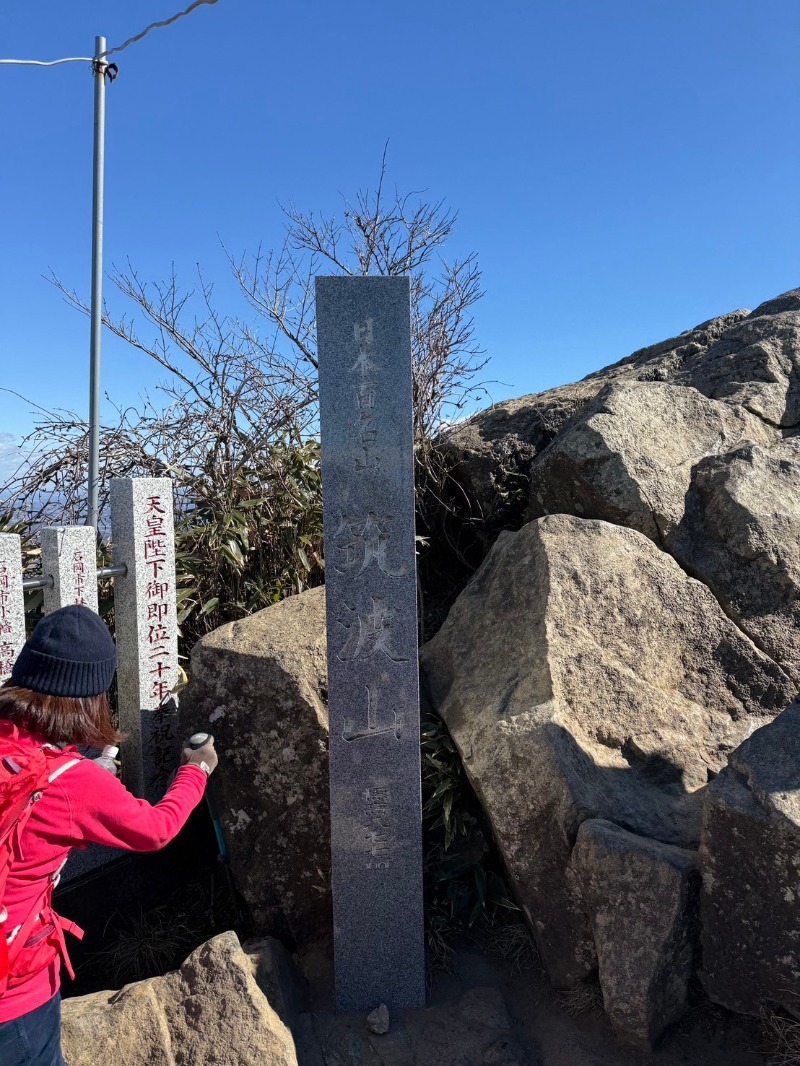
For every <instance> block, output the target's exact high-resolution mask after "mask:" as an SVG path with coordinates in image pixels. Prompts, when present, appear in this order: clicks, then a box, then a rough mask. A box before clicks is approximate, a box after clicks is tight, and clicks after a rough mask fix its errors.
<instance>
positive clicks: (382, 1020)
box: [367, 1003, 389, 1036]
mask: <svg viewBox="0 0 800 1066" xmlns="http://www.w3.org/2000/svg"><path fill="white" fill-rule="evenodd" d="M367 1029H368V1030H369V1031H370V1032H371V1033H375V1035H376V1036H383V1034H384V1033H388V1032H389V1008H388V1007H387V1006H386V1004H385V1003H381V1004H380V1005H379V1006H377V1007H376V1008H375V1010H373V1011H371V1012H370V1013H369V1014H368V1015H367Z"/></svg>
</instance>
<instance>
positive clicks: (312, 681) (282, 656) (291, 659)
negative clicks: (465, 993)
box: [180, 589, 332, 944]
mask: <svg viewBox="0 0 800 1066" xmlns="http://www.w3.org/2000/svg"><path fill="white" fill-rule="evenodd" d="M326 696H327V662H326V640H325V590H324V589H313V590H311V591H310V592H304V593H302V594H301V595H299V596H293V597H291V598H289V599H287V600H283V601H281V602H280V603H277V604H275V605H274V606H272V607H267V608H266V609H265V610H263V611H259V612H257V613H256V614H253V615H251V616H250V617H249V618H244V619H242V620H241V621H239V622H231V623H229V624H228V625H224V626H221V627H220V628H219V629H216V630H215V631H214V632H213V633H209V634H208V635H207V636H205V637H203V638H202V640H200V641H199V642H198V643H197V644H196V645H195V646H194V649H193V651H192V661H191V670H190V679H189V684H188V686H187V689H186V691H185V694H184V696H183V698H182V700H181V710H180V714H181V726H182V731H183V733H184V735H186V736H188V735H190V734H191V733H193V732H197V731H199V730H203V731H210V732H212V733H213V734H214V737H215V738H216V743H217V748H218V751H219V756H220V761H219V768H218V769H217V771H216V773H215V774H214V777H213V783H214V786H215V788H216V790H217V795H218V798H219V807H220V810H221V818H222V826H223V830H224V832H225V835H226V838H227V842H228V847H229V849H230V854H231V867H232V870H233V875H234V878H235V880H236V883H237V884H238V886H239V888H240V889H241V892H242V894H243V896H244V898H245V899H246V901H247V903H248V904H249V907H250V910H251V914H252V918H253V922H254V926H255V929H256V931H257V932H258V933H267V934H272V935H278V936H283V937H286V936H289V937H290V938H291V939H292V940H293V941H294V942H295V943H296V944H300V943H303V942H305V941H308V940H310V939H313V938H314V937H316V936H318V935H320V934H325V933H328V932H329V931H330V929H331V924H332V919H331V896H330V813H329V811H330V808H329V799H328V752H327V742H328V714H327V707H326Z"/></svg>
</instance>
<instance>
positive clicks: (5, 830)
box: [0, 731, 83, 996]
mask: <svg viewBox="0 0 800 1066" xmlns="http://www.w3.org/2000/svg"><path fill="white" fill-rule="evenodd" d="M14 732H15V733H16V731H14ZM56 760H58V762H56ZM80 761H81V760H80V756H78V757H72V758H69V759H67V760H64V758H63V755H62V753H61V752H60V751H59V750H58V749H55V748H49V747H40V746H32V745H23V744H20V743H19V742H18V741H17V740H16V739H15V736H8V735H6V736H0V904H2V900H3V896H4V895H5V889H6V882H7V881H8V875H9V871H10V870H11V866H12V864H13V863H14V861H15V860H16V859H20V858H21V857H22V851H21V848H20V838H21V836H22V831H23V830H24V828H25V826H26V824H27V822H28V818H29V817H30V815H31V811H32V810H33V805H34V803H36V802H38V800H40V799H41V798H42V794H43V793H44V790H45V789H46V788H47V786H48V785H49V784H50V783H51V782H53V781H55V779H56V778H57V777H59V776H60V775H61V774H62V773H64V772H65V771H66V770H69V769H70V767H72V766H74V765H75V764H76V763H79V762H80ZM65 861H66V860H65ZM62 867H63V863H62V864H61V866H60V867H59V868H58V869H57V870H54V871H53V873H51V874H50V876H49V878H48V879H47V884H46V886H45V888H44V889H43V890H42V893H41V895H40V896H39V898H38V899H37V900H36V903H35V904H34V906H33V907H32V908H31V911H30V913H29V914H28V916H27V918H25V920H24V921H23V922H22V923H21V924H20V925H18V926H17V927H16V928H15V929H6V928H5V922H6V920H7V918H8V912H7V911H6V909H5V907H3V906H0V996H2V994H3V993H4V992H5V990H6V988H14V987H16V986H17V985H21V984H24V983H25V982H26V981H29V980H30V979H31V978H32V977H35V976H36V974H38V973H41V971H42V970H43V969H45V968H46V967H47V966H49V965H50V964H51V963H52V961H53V959H55V958H56V957H57V956H58V955H61V957H62V958H63V959H64V962H65V965H66V967H67V971H68V973H69V975H70V977H74V976H75V974H74V972H73V969H72V966H71V964H70V961H69V956H68V954H67V948H66V944H65V942H64V932H65V931H66V932H70V933H73V934H74V935H75V936H77V937H78V939H81V938H82V937H83V930H82V929H79V928H78V926H77V925H75V924H74V923H73V922H69V921H67V920H66V919H64V918H61V917H59V915H57V914H56V913H55V911H54V910H53V908H52V906H51V901H52V896H53V889H54V888H55V887H56V885H57V884H58V881H59V877H60V875H61V869H62Z"/></svg>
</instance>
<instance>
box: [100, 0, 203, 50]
mask: <svg viewBox="0 0 800 1066" xmlns="http://www.w3.org/2000/svg"><path fill="white" fill-rule="evenodd" d="M218 2H219V0H194V2H193V3H191V4H189V6H188V7H187V8H186V9H185V10H184V11H179V12H178V13H177V14H175V15H172V16H171V17H170V18H168V19H162V20H161V21H160V22H151V23H150V25H149V26H146V27H145V28H144V29H143V30H142V32H141V33H137V34H136V36H135V37H129V38H128V40H127V41H124V42H123V43H122V44H118V45H116V47H114V48H109V49H108V50H107V51H105V52H101V54H100V55H99V56H98V57H97V58H98V59H105V58H106V56H111V55H114V53H115V52H121V51H122V49H123V48H127V47H128V45H129V44H135V43H136V42H137V41H141V39H142V37H146V36H147V34H148V33H149V32H150V31H151V30H158V29H161V28H162V27H163V26H171V25H172V23H173V22H177V21H178V19H181V18H183V16H184V15H190V14H191V13H192V12H193V11H194V10H195V8H198V7H201V6H202V5H203V4H216V3H218Z"/></svg>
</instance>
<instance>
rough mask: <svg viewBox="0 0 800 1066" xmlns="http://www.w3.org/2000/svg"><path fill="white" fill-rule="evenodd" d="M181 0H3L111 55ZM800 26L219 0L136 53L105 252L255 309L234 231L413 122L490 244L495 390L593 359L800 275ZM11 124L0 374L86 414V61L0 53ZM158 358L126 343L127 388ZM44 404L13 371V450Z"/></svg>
mask: <svg viewBox="0 0 800 1066" xmlns="http://www.w3.org/2000/svg"><path fill="white" fill-rule="evenodd" d="M182 6H185V0H140V2H138V3H137V4H135V5H134V4H125V5H123V4H114V5H110V4H108V3H107V0H106V2H100V0H71V2H70V3H69V4H67V3H64V2H63V0H37V2H36V3H35V4H32V3H30V0H3V4H2V9H1V10H0V42H2V43H0V52H1V53H2V55H3V56H5V57H23V58H40V59H51V58H58V57H61V56H67V55H88V54H90V53H91V51H92V46H93V41H94V35H95V34H97V33H102V34H104V35H105V36H106V37H107V38H108V41H109V45H113V44H115V43H120V42H121V41H122V40H124V39H125V38H127V37H129V36H131V35H132V34H134V33H135V32H137V31H138V30H140V29H141V28H142V27H143V26H144V25H146V24H147V23H148V22H150V21H152V20H154V19H157V18H163V17H165V16H168V15H170V14H172V13H174V11H176V10H177V9H179V8H180V7H182ZM798 44H800V4H798V3H797V0H759V3H757V4H756V3H754V2H752V0H645V2H643V0H604V2H602V3H598V2H597V0H559V2H558V3H553V2H549V3H547V4H544V3H540V2H536V0H524V2H523V0H495V2H494V3H492V4H487V3H476V2H473V0H459V2H457V3H456V2H455V0H425V2H424V3H423V2H421V0H406V2H405V3H397V4H391V5H390V4H381V3H376V2H375V0H371V2H366V0H342V2H340V3H337V4H332V3H330V2H329V0H306V2H298V3H295V4H271V3H266V2H263V0H219V2H218V3H217V4H216V5H215V6H213V7H201V8H199V9H198V10H197V11H195V12H194V13H193V14H192V15H191V16H190V17H188V18H186V19H183V20H181V21H180V22H178V23H176V24H175V25H173V26H171V27H168V28H166V29H163V30H158V31H155V32H154V33H152V34H150V35H149V36H148V37H147V38H145V39H144V40H143V41H142V42H140V43H139V44H137V45H134V46H132V47H131V48H129V49H128V50H127V51H125V52H123V53H121V54H120V56H119V57H115V58H117V60H118V62H119V67H120V74H119V78H118V80H117V81H116V82H115V83H114V84H113V85H111V86H110V88H109V90H108V127H107V129H108V132H107V177H106V182H107V198H106V264H107V266H110V265H111V264H112V263H114V262H116V263H119V264H124V262H125V260H126V258H130V260H131V261H132V263H133V265H134V266H135V267H136V268H137V269H138V270H139V271H140V273H141V274H142V276H143V277H145V278H162V277H164V276H165V275H166V274H167V273H168V272H169V270H170V266H171V264H172V263H173V262H174V263H175V265H176V268H177V270H178V273H179V275H180V276H183V277H185V278H186V280H187V282H189V281H191V279H192V273H193V271H194V267H195V264H196V263H200V264H201V265H202V267H203V269H204V272H205V274H206V276H207V277H208V278H210V279H213V280H215V281H216V282H217V293H218V296H219V303H220V305H221V307H222V309H223V310H225V309H227V307H228V306H230V309H231V310H233V311H238V310H239V309H240V308H239V306H238V304H236V303H235V293H234V289H233V286H232V284H231V282H230V280H229V278H228V273H227V265H226V260H225V257H224V254H223V252H222V249H221V246H220V242H223V243H224V245H225V246H226V247H227V248H229V249H231V250H232V251H234V252H237V253H238V252H241V251H244V250H245V249H248V248H249V249H252V248H253V247H254V246H255V245H256V244H257V243H258V242H259V241H261V242H263V243H264V245H265V246H267V247H269V246H270V245H272V244H277V243H279V241H280V237H281V225H282V216H281V212H280V207H279V204H280V203H288V202H290V201H294V202H295V203H296V204H297V205H298V206H300V207H303V208H307V209H315V210H320V211H323V212H324V211H331V210H334V209H335V208H336V207H337V206H338V205H339V203H340V194H341V193H344V194H349V195H352V194H353V193H354V192H355V191H356V190H357V189H358V188H359V187H364V186H365V185H369V184H371V183H373V182H374V179H375V177H376V175H377V172H378V168H379V162H380V156H381V152H382V149H383V145H384V143H385V142H386V141H387V140H388V141H389V176H390V179H391V180H392V181H393V182H394V183H396V184H397V186H398V187H399V188H400V189H401V190H410V189H425V190H427V192H428V195H429V196H430V197H433V198H440V197H444V198H445V199H446V200H447V202H448V204H449V205H450V206H451V207H452V208H454V209H455V210H457V211H458V213H459V222H458V228H457V232H456V238H455V240H454V242H453V244H452V246H451V248H450V254H451V255H453V254H458V253H461V254H463V253H465V252H469V251H472V250H475V251H476V252H477V253H478V255H479V258H480V263H481V266H482V268H483V271H484V287H485V290H486V295H485V297H484V299H483V300H482V302H481V304H480V305H479V307H478V309H477V314H476V321H477V333H478V338H479V340H480V341H481V343H482V344H483V345H484V347H485V348H486V350H487V353H488V355H489V356H490V359H491V362H490V365H489V367H487V370H486V374H487V376H488V377H490V378H491V379H494V380H495V381H497V382H498V384H496V385H494V386H492V395H493V397H494V398H495V399H501V398H504V397H506V396H512V395H521V394H523V393H525V392H532V391H538V390H540V389H543V388H547V387H550V386H552V385H555V384H559V383H561V382H565V381H570V380H574V379H576V378H578V377H581V376H583V375H584V374H586V373H589V372H590V371H592V370H595V369H598V368H599V367H601V366H603V365H605V364H606V363H609V362H611V361H613V360H616V359H618V358H621V357H622V356H624V355H627V354H628V353H629V352H630V351H632V350H633V349H635V348H637V347H640V346H642V345H645V344H648V343H650V342H654V341H657V340H660V339H662V338H664V337H667V336H669V335H671V334H673V333H676V332H679V331H681V330H683V329H687V328H689V327H691V326H692V325H694V324H696V323H697V322H698V321H701V320H702V319H704V318H708V317H710V316H712V315H714V314H718V313H722V312H725V311H729V310H732V309H734V308H736V307H741V306H746V307H754V306H755V305H756V304H757V303H759V302H761V301H762V300H764V299H767V298H769V297H771V296H773V295H776V294H777V293H779V292H782V291H784V290H786V289H788V288H792V287H794V286H795V285H797V284H800V273H798V248H800V224H799V223H800V217H799V210H800V209H799V206H798V205H800V198H798V195H797V187H798V170H799V169H800V168H799V167H798V163H800V138H799V137H798V133H800V130H799V129H798V108H797V101H798V96H799V93H798V90H800V64H798ZM0 123H1V124H2V125H1V128H2V130H3V147H4V154H3V158H4V161H5V165H4V166H3V168H2V171H1V172H0V205H2V206H1V207H0V210H2V249H3V254H2V262H0V363H1V364H2V382H3V384H4V385H5V386H6V387H7V388H12V389H15V390H18V391H19V392H21V393H24V394H26V395H28V396H30V397H31V398H32V399H34V400H36V401H37V402H38V403H40V404H41V405H42V406H44V407H55V406H62V407H72V408H75V409H76V410H78V411H85V409H86V405H87V396H86V394H87V391H88V383H87V373H88V323H87V322H86V320H85V319H83V318H82V317H81V316H80V315H78V314H77V313H76V312H75V311H73V310H71V309H70V308H69V307H67V306H66V305H65V303H64V302H63V301H62V299H61V298H60V297H59V295H58V293H57V292H56V291H55V290H54V289H53V288H52V287H51V286H50V285H49V284H48V283H47V282H45V281H44V280H42V275H43V274H46V273H48V271H49V270H51V269H52V270H54V271H55V272H56V273H57V274H58V275H59V276H60V277H61V278H62V279H63V281H64V282H65V283H66V284H67V285H68V286H70V287H74V288H76V289H78V290H79V291H80V292H82V293H84V294H87V293H88V289H89V269H90V216H91V134H92V79H91V76H90V74H89V72H88V70H87V69H86V68H85V67H84V66H83V65H82V64H70V65H67V66H62V67H57V68H54V69H47V70H44V69H35V68H23V67H2V68H0ZM109 296H110V297H112V299H113V294H112V293H109ZM117 308H118V309H119V310H122V305H121V304H119V303H117ZM156 380H158V374H157V373H156V371H155V370H154V368H153V367H151V366H149V365H148V364H147V362H146V359H145V357H143V356H140V355H139V354H137V353H136V352H134V351H132V350H130V349H128V348H126V347H125V346H124V345H122V344H121V343H119V342H116V343H115V342H113V339H111V338H107V339H106V340H105V341H104V365H103V384H104V388H105V389H106V390H107V391H108V393H109V395H110V397H111V399H112V400H113V401H114V402H116V403H118V404H122V405H125V404H127V403H130V402H132V401H134V400H135V399H136V397H137V395H138V394H139V393H140V392H141V390H142V389H143V388H145V387H147V386H148V385H152V383H153V382H155V381H156ZM31 422H32V416H31V414H30V406H29V405H28V404H26V403H24V402H22V401H20V400H17V399H16V398H14V397H10V396H8V394H6V393H1V392H0V455H2V453H3V451H4V450H5V451H8V450H9V449H13V448H14V446H15V442H16V440H17V439H18V437H19V435H20V434H21V433H23V432H25V430H26V429H27V428H28V427H29V426H30V425H31Z"/></svg>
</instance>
